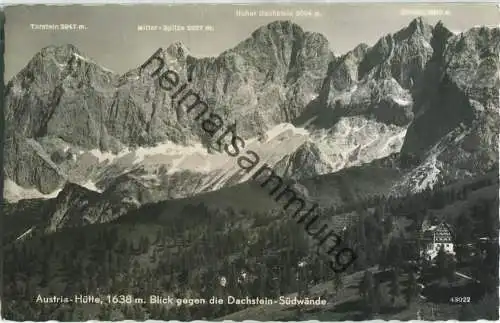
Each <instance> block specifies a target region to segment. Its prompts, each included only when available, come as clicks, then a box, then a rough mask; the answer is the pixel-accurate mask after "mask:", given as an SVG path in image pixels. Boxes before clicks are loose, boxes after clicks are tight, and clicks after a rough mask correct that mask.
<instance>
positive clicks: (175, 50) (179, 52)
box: [166, 41, 190, 59]
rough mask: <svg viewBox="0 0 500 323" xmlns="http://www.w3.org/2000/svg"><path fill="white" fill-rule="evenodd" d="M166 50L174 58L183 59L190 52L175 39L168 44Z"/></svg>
mask: <svg viewBox="0 0 500 323" xmlns="http://www.w3.org/2000/svg"><path fill="white" fill-rule="evenodd" d="M166 52H167V54H168V55H170V56H172V57H174V58H176V59H185V58H186V57H187V56H188V55H189V54H190V51H189V49H188V47H187V46H186V45H184V43H182V42H180V41H176V42H175V43H173V44H171V45H170V46H168V48H167V50H166Z"/></svg>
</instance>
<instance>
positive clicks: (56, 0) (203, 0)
mask: <svg viewBox="0 0 500 323" xmlns="http://www.w3.org/2000/svg"><path fill="white" fill-rule="evenodd" d="M155 3H156V4H273V3H283V4H288V3H303V4H305V3H320V4H325V3H416V4H419V3H423V4H425V3H429V4H431V3H435V4H440V3H471V4H472V3H476V4H488V3H500V0H440V1H436V0H433V1H426V0H420V1H419V0H385V1H384V0H215V1H214V0H107V1H106V0H105V1H103V0H49V1H46V0H0V6H9V5H16V4H25V5H30V4H47V5H50V4H63V5H70V4H99V5H103V4H155Z"/></svg>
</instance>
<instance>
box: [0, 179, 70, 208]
mask: <svg viewBox="0 0 500 323" xmlns="http://www.w3.org/2000/svg"><path fill="white" fill-rule="evenodd" d="M59 192H61V189H57V190H55V191H53V192H51V193H49V194H43V193H42V192H40V191H39V190H37V189H35V188H25V187H21V186H19V185H17V184H16V183H15V182H14V181H12V180H11V179H5V180H4V199H6V200H7V201H8V202H11V203H15V202H18V201H20V200H25V199H52V198H55V197H57V195H58V194H59Z"/></svg>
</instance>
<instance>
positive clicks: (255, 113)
mask: <svg viewBox="0 0 500 323" xmlns="http://www.w3.org/2000/svg"><path fill="white" fill-rule="evenodd" d="M498 35H499V31H498V29H487V28H474V29H471V30H470V31H467V32H466V33H463V34H462V35H453V34H452V33H451V32H449V31H448V30H447V29H446V27H444V26H443V25H442V24H441V23H438V24H437V25H436V26H431V25H429V24H427V23H425V21H423V20H422V19H415V20H413V21H411V22H410V23H409V25H408V26H407V27H405V28H403V29H402V30H400V31H397V32H395V33H393V34H388V35H385V36H383V37H381V38H380V40H379V41H378V42H377V43H376V44H375V45H374V46H372V47H370V46H368V45H365V44H360V45H358V46H357V47H355V48H354V49H353V50H352V51H350V52H348V53H347V54H345V55H343V56H341V57H334V55H333V54H332V52H331V51H330V49H329V44H328V41H327V40H326V38H325V37H323V36H322V35H320V34H317V33H310V32H307V31H304V30H303V29H302V28H301V27H300V26H298V25H296V24H293V23H291V22H287V21H277V22H273V23H270V24H268V25H266V26H263V27H261V28H259V29H257V30H256V31H255V32H253V33H252V34H251V35H250V37H248V38H247V39H246V40H243V41H242V42H241V43H240V44H238V45H237V46H236V47H234V48H232V49H229V50H227V51H225V52H223V53H221V54H220V55H219V56H217V57H213V58H201V59H198V58H195V57H193V56H191V55H190V53H189V50H188V48H187V47H186V46H185V45H183V44H182V43H174V44H172V45H171V46H169V47H168V48H166V49H165V50H164V51H162V52H161V53H160V54H161V55H162V56H163V58H164V60H165V62H166V65H168V67H169V68H170V69H173V70H175V71H176V72H177V73H178V74H179V76H180V82H179V84H183V83H189V87H190V88H192V89H193V91H195V92H196V93H198V94H199V95H200V97H201V98H202V99H203V100H204V101H206V102H207V103H208V104H209V106H210V107H211V108H213V109H214V110H215V111H216V112H217V113H218V114H219V115H220V116H221V117H223V120H224V124H225V125H229V124H232V123H236V127H237V133H238V135H239V136H241V137H243V138H245V139H246V141H247V148H248V149H252V150H254V151H255V152H257V153H258V154H259V156H260V157H261V162H266V163H268V164H269V165H272V166H275V167H276V169H277V170H279V171H280V172H282V174H284V175H285V176H288V177H292V178H295V179H301V178H309V177H313V176H317V175H322V174H328V173H331V172H336V171H338V170H341V169H343V168H346V167H351V166H356V165H361V164H364V163H369V162H371V161H373V160H376V159H379V158H383V157H386V156H389V155H391V154H393V153H397V152H399V151H401V152H402V154H403V155H404V156H414V157H415V156H416V157H415V158H416V159H418V160H420V161H422V164H421V165H420V166H419V167H424V168H425V169H426V171H424V172H423V173H426V172H428V173H429V172H430V173H432V174H436V173H439V176H441V177H446V178H449V179H453V178H461V177H464V176H473V175H474V174H475V173H481V172H483V171H485V170H486V169H489V168H491V165H492V163H494V162H495V161H496V160H497V159H496V158H497V154H498V149H497V144H498V142H497V141H498V139H497V137H498V128H499V124H498V123H499V120H498V114H497V112H498V96H497V89H498V85H499V84H498V82H499V81H498V51H499V48H498V46H499V45H498V44H499V36H498ZM6 119H7V122H6V124H7V129H6V134H7V154H6V155H7V156H6V166H5V171H6V175H7V178H8V179H9V180H11V181H12V182H13V183H15V184H16V185H18V186H19V187H18V188H17V189H18V190H22V189H35V190H38V191H39V192H40V194H42V193H43V194H49V193H54V192H55V191H56V190H59V189H62V187H63V185H64V183H65V182H66V181H69V182H73V183H78V184H80V185H82V186H85V187H86V188H88V189H91V190H94V191H98V192H105V193H109V194H115V195H113V196H122V198H124V197H125V195H127V194H129V195H131V196H133V198H132V197H130V198H129V200H130V201H133V204H134V205H135V204H137V203H138V204H142V203H145V202H148V201H156V200H162V199H169V198H179V197H184V196H191V195H194V194H197V193H200V192H205V191H210V190H215V189H219V188H221V187H223V186H226V185H234V184H236V183H239V182H242V181H246V180H248V178H249V174H243V173H241V170H240V169H238V166H237V165H236V164H235V161H234V160H233V159H231V158H230V157H228V156H226V155H224V154H219V153H215V152H214V151H207V147H208V146H210V144H211V143H210V141H211V139H210V138H207V136H206V134H205V133H204V132H203V129H202V128H201V127H200V124H199V122H198V121H195V120H194V118H192V116H190V115H187V114H186V111H185V109H183V108H182V107H179V105H178V104H176V102H173V101H172V99H171V98H170V93H168V91H165V90H164V89H162V88H161V87H160V86H159V84H158V81H157V80H156V79H155V78H153V77H151V75H150V73H139V69H138V68H135V69H132V70H130V71H129V72H127V73H125V74H123V75H117V74H116V73H114V72H112V71H109V70H107V69H105V68H103V67H101V66H100V65H98V64H97V63H95V62H94V61H92V60H91V59H90V58H88V57H86V55H85V54H83V53H82V52H81V51H79V50H78V49H77V48H75V47H74V46H72V45H65V46H50V47H47V48H44V49H42V50H41V51H40V52H39V53H38V54H36V55H35V56H34V57H33V59H32V60H31V61H30V62H29V63H28V65H27V66H26V67H25V68H24V69H23V70H22V71H21V72H20V73H19V74H18V75H16V76H15V77H14V78H13V79H12V80H11V81H10V82H9V84H8V86H7V96H6ZM405 158H406V157H405ZM412 158H413V157H412ZM435 168H436V169H438V170H437V171H436V169H435ZM415 172H416V173H412V172H410V173H409V175H408V178H407V179H406V180H405V182H404V184H402V185H403V186H405V187H407V188H408V189H416V188H418V187H420V186H422V185H423V184H422V185H421V184H418V185H417V184H415V183H417V182H418V183H421V182H424V183H426V182H425V181H423V180H422V179H421V178H420V177H419V176H420V175H418V176H417V175H416V174H417V173H418V174H421V173H422V171H421V170H419V171H417V170H415ZM436 176H437V175H436ZM439 176H438V177H439ZM430 182H432V181H430ZM172 185H174V186H175V187H171V186H172ZM166 186H169V188H168V189H166V188H165V187H166ZM424 186H425V185H424ZM40 194H39V195H40ZM39 195H37V196H39ZM118 200H121V199H120V198H118Z"/></svg>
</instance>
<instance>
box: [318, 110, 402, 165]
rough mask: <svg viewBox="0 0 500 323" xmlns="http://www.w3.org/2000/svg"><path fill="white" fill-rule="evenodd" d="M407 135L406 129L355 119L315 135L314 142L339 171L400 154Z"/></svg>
mask: <svg viewBox="0 0 500 323" xmlns="http://www.w3.org/2000/svg"><path fill="white" fill-rule="evenodd" d="M405 135H406V127H398V126H395V125H386V124H384V123H381V122H377V121H374V120H371V119H366V118H363V117H358V116H355V117H346V118H341V119H340V121H339V122H338V123H337V124H336V125H335V126H334V127H332V128H331V129H322V130H319V131H316V132H314V133H313V134H311V141H313V142H314V143H316V145H317V147H318V148H319V150H320V151H321V152H322V154H323V155H325V156H327V158H328V161H329V162H330V164H331V166H332V168H333V169H334V171H337V170H340V169H342V168H344V167H350V166H356V165H360V164H363V163H368V162H371V161H372V160H374V159H379V158H383V157H386V156H388V155H390V154H392V153H395V152H399V151H400V150H401V147H402V146H403V141H404V137H405Z"/></svg>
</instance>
